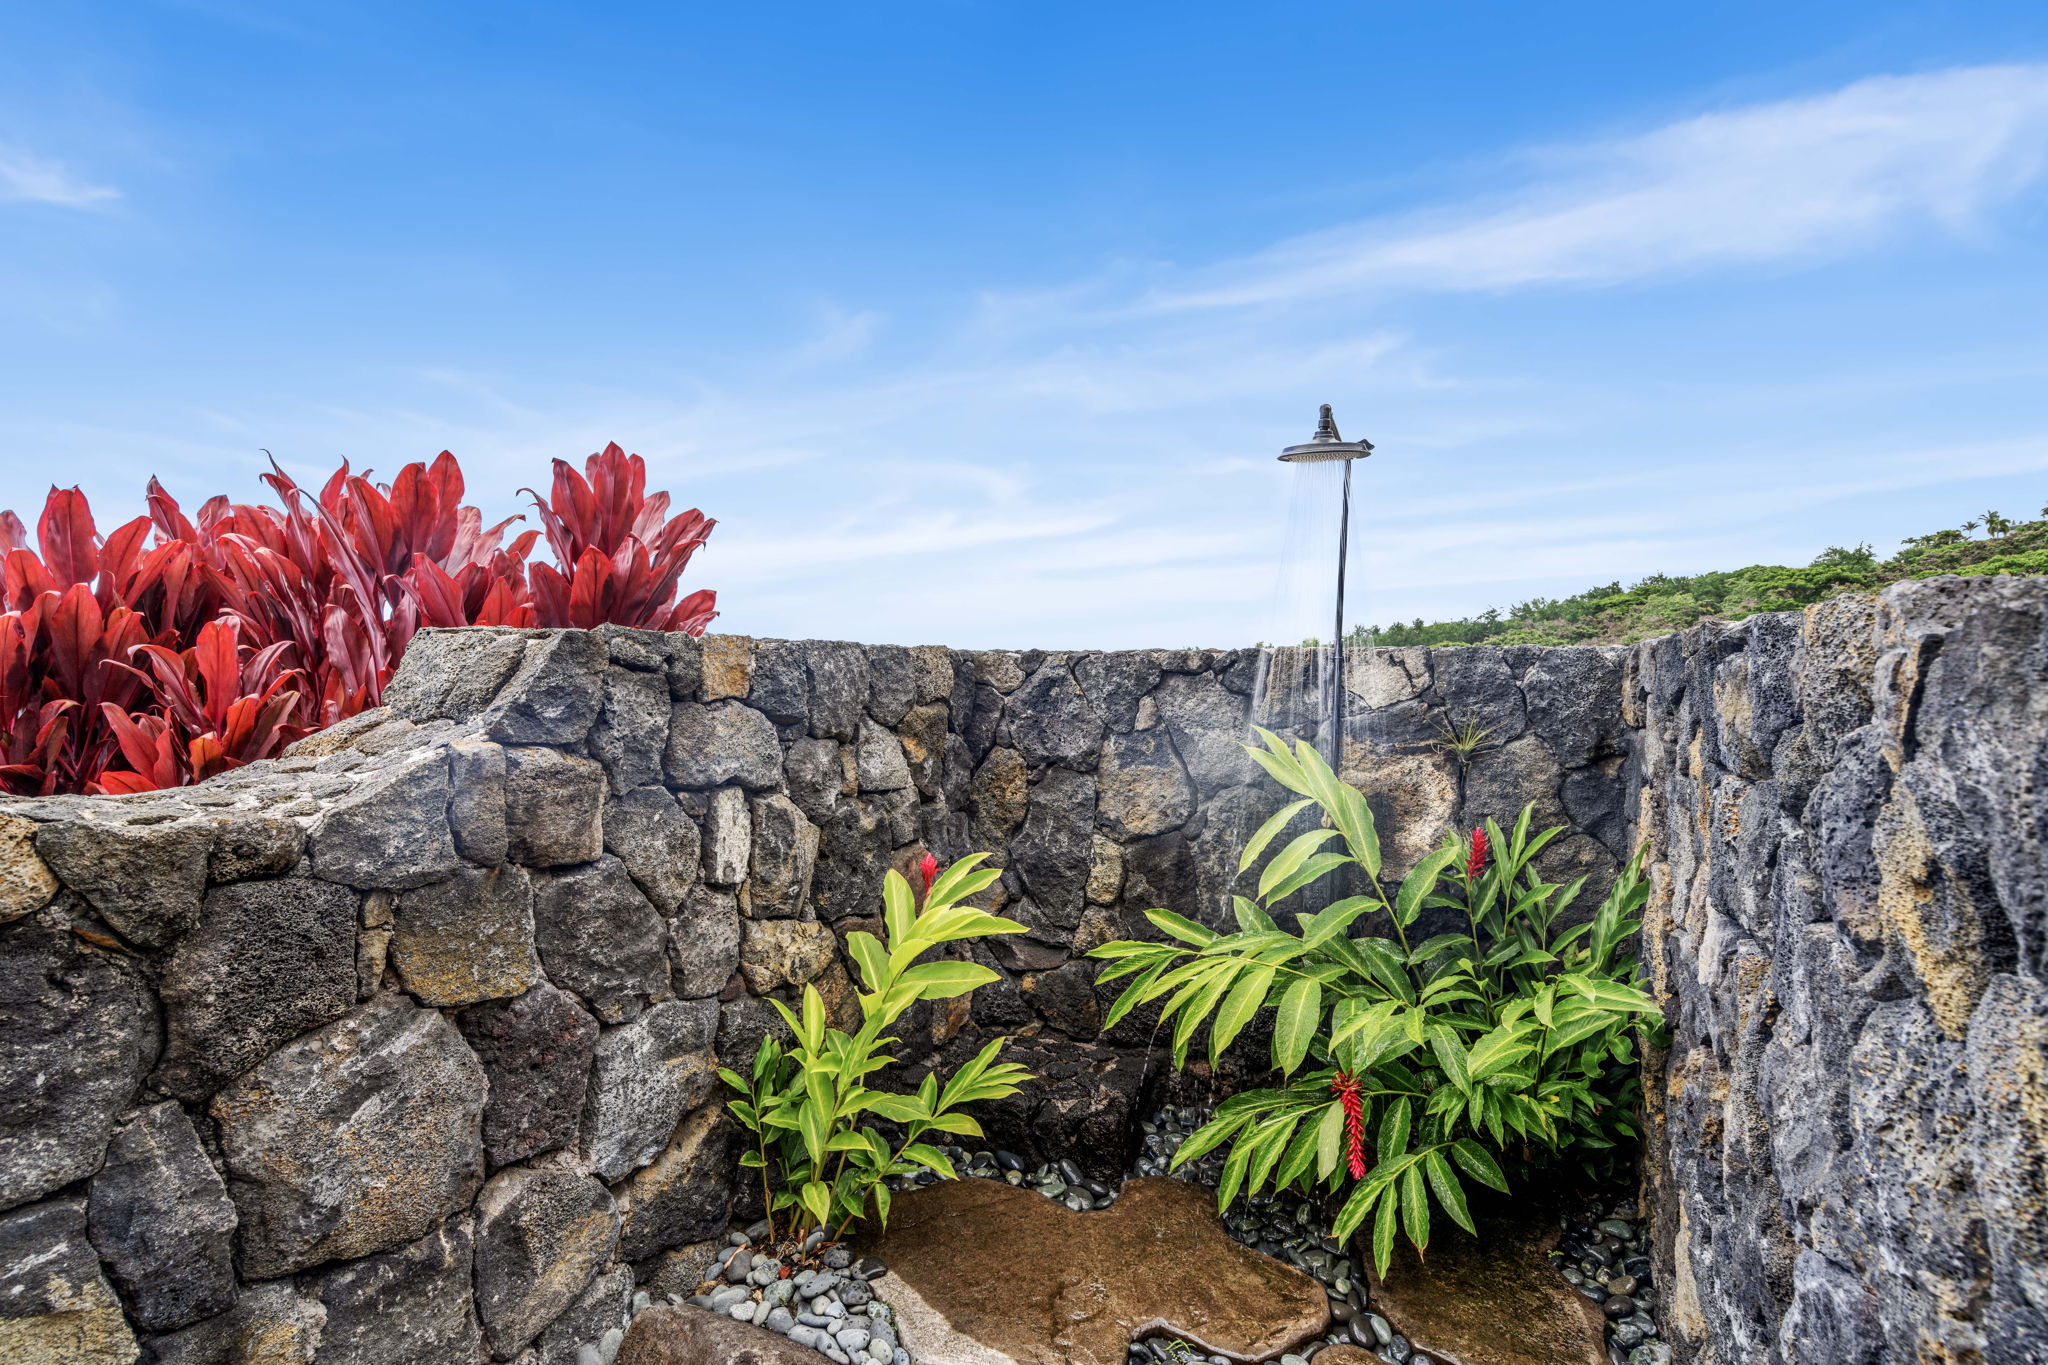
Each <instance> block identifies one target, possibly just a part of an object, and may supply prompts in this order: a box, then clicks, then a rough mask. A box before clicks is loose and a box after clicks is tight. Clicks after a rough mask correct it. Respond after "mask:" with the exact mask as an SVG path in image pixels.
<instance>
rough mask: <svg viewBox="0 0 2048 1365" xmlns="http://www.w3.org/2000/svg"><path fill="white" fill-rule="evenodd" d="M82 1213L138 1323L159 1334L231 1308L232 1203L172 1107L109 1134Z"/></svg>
mask: <svg viewBox="0 0 2048 1365" xmlns="http://www.w3.org/2000/svg"><path fill="white" fill-rule="evenodd" d="M86 1214H87V1219H88V1222H89V1225H90V1228H91V1233H92V1243H93V1247H94V1249H95V1250H97V1251H98V1252H99V1256H100V1259H101V1260H102V1261H103V1262H105V1264H106V1268H107V1273H108V1274H109V1275H110V1276H111V1277H112V1278H113V1281H114V1283H115V1284H117V1285H119V1286H120V1288H121V1293H122V1295H123V1296H124V1297H125V1298H126V1300H127V1303H128V1312H129V1316H130V1317H131V1318H132V1319H133V1320H134V1322H135V1324H136V1326H138V1327H140V1328H142V1329H143V1330H144V1331H149V1332H165V1331H169V1330H171V1329H172V1328H176V1327H183V1326H185V1325H186V1324H187V1323H191V1322H196V1321H198V1320H199V1319H200V1318H204V1317H211V1316H212V1315H213V1314H215V1313H218V1312H221V1311H223V1310H224V1309H227V1308H229V1307H231V1306H233V1304H234V1301H235V1246H234V1237H235V1206H234V1205H233V1204H231V1203H229V1202H228V1191H227V1186H226V1185H224V1184H223V1183H222V1182H221V1178H220V1175H219V1173H218V1172H216V1171H215V1170H214V1169H213V1167H212V1165H211V1164H210V1163H208V1161H207V1159H206V1153H205V1152H203V1151H201V1150H200V1147H199V1135H198V1134H197V1133H195V1132H194V1131H193V1130H192V1120H190V1119H189V1118H186V1117H185V1111H184V1110H182V1109H180V1108H179V1107H178V1106H177V1105H176V1104H175V1103H173V1102H170V1101H165V1102H164V1103H162V1104H158V1105H154V1106H152V1107H151V1108H148V1109H144V1110H143V1111H141V1112H140V1113H138V1114H136V1115H134V1116H133V1117H132V1118H130V1119H129V1120H128V1121H127V1122H125V1123H123V1124H122V1125H121V1126H120V1127H119V1128H117V1129H115V1130H114V1138H113V1141H112V1142H110V1143H108V1144H107V1164H106V1165H105V1166H103V1167H102V1168H101V1169H100V1172H99V1174H98V1175H96V1176H94V1177H93V1181H92V1192H91V1197H90V1200H89V1202H88V1204H87V1208H86Z"/></svg>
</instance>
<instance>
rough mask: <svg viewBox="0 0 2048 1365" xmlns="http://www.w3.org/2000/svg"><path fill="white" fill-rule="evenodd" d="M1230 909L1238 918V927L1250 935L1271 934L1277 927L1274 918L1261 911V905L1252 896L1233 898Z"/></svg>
mask: <svg viewBox="0 0 2048 1365" xmlns="http://www.w3.org/2000/svg"><path fill="white" fill-rule="evenodd" d="M1230 908H1231V911H1232V913H1234V914H1235V915H1236V916H1237V927H1238V928H1240V929H1242V930H1244V931H1245V932H1246V933H1248V934H1257V933H1264V932H1270V931H1271V930H1273V929H1274V928H1275V927H1277V926H1275V925H1274V923H1273V917H1272V916H1271V915H1269V914H1267V913H1266V912H1265V911H1263V910H1261V909H1259V903H1258V902H1257V901H1255V900H1253V899H1252V898H1251V897H1250V896H1232V897H1231V898H1230Z"/></svg>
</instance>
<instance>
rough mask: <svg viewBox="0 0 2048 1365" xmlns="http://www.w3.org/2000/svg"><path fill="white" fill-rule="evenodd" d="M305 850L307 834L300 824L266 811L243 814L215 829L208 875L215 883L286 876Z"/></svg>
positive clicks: (227, 820) (233, 816) (231, 817)
mask: <svg viewBox="0 0 2048 1365" xmlns="http://www.w3.org/2000/svg"><path fill="white" fill-rule="evenodd" d="M305 850H306V831H305V829H304V827H303V826H301V825H300V824H299V822H298V821H296V820H292V819H288V818H286V817H285V816H282V815H271V814H269V813H267V812H263V811H248V812H239V813H237V814H235V815H232V816H230V817H229V818H228V819H226V820H223V821H222V822H221V823H220V825H219V827H218V828H217V829H216V830H215V832H214V836H213V853H212V855H211V856H210V857H209V858H208V859H207V873H206V875H207V877H208V879H209V880H211V881H214V882H240V881H247V880H248V879H249V878H251V877H278V876H283V875H284V874H285V873H287V872H289V871H291V870H292V866H293V864H295V863H297V862H298V861H299V856H300V855H301V854H302V853H304V852H305Z"/></svg>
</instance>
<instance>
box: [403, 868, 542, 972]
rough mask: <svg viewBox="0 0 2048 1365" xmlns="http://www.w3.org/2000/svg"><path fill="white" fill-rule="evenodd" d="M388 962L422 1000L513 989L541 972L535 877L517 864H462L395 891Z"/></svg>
mask: <svg viewBox="0 0 2048 1365" xmlns="http://www.w3.org/2000/svg"><path fill="white" fill-rule="evenodd" d="M391 961H392V963H393V965H395V966H396V967H397V968H398V975H399V977H400V978H401V979H402V980H403V981H404V982H405V988H406V989H407V990H408V991H411V992H412V993H413V995H414V996H416V997H417V998H418V999H419V1002H420V1003H421V1004H423V1005H473V1004H475V1003H476V1002H477V1001H479V1000H494V999H498V998H499V997H502V996H508V995H517V994H519V993H520V992H521V991H523V990H525V989H526V988H527V987H528V986H531V985H532V984H533V983H534V981H535V980H536V979H537V978H538V977H539V975H540V963H539V962H537V961H536V960H535V959H534V954H533V883H532V881H531V880H530V879H529V878H528V876H527V874H526V869H525V868H522V867H495V868H491V869H490V870H488V871H486V870H484V869H482V868H475V867H467V868H464V869H463V870H462V871H460V872H458V873H456V874H455V875H454V876H453V877H450V878H449V879H448V880H447V881H445V882H435V883H433V884H432V885H431V886H422V887H419V888H418V889H416V890H412V891H407V892H405V893H404V894H403V895H401V896H400V897H399V898H398V906H397V918H396V926H395V929H394V931H393V933H392V936H391Z"/></svg>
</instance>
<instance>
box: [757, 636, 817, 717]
mask: <svg viewBox="0 0 2048 1365" xmlns="http://www.w3.org/2000/svg"><path fill="white" fill-rule="evenodd" d="M810 703H811V677H810V672H809V670H808V669H807V668H806V666H805V664H804V647H803V644H802V643H801V642H800V641H796V640H760V641H757V642H756V643H755V645H754V671H753V676H752V677H751V678H749V679H748V684H747V705H749V706H751V707H753V708H754V709H755V710H756V711H759V712H761V713H762V714H763V715H765V716H767V717H768V718H769V719H770V720H776V721H781V722H783V723H785V724H788V723H790V722H794V721H800V720H802V719H804V717H805V715H806V714H807V713H808V711H809V710H810Z"/></svg>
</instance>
